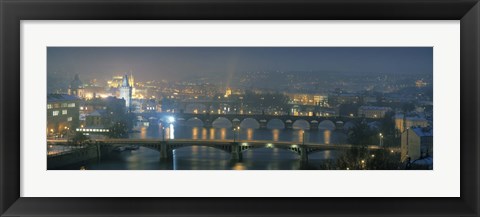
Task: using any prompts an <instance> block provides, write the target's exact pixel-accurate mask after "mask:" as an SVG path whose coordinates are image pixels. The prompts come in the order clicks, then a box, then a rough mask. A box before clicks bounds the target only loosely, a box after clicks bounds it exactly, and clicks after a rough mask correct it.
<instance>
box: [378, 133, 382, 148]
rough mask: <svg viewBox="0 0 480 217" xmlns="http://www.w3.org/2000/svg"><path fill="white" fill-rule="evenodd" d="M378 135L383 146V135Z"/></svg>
mask: <svg viewBox="0 0 480 217" xmlns="http://www.w3.org/2000/svg"><path fill="white" fill-rule="evenodd" d="M378 137H380V146H383V135H382V133H379V134H378Z"/></svg>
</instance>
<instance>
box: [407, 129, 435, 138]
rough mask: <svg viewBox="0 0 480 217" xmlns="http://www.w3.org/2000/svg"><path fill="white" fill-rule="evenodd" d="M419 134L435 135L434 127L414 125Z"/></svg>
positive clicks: (416, 132)
mask: <svg viewBox="0 0 480 217" xmlns="http://www.w3.org/2000/svg"><path fill="white" fill-rule="evenodd" d="M411 129H412V130H413V132H415V134H417V135H418V136H420V137H422V136H433V128H431V127H413V128H411Z"/></svg>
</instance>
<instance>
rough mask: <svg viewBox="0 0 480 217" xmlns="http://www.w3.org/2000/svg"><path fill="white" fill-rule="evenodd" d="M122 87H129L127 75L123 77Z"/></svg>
mask: <svg viewBox="0 0 480 217" xmlns="http://www.w3.org/2000/svg"><path fill="white" fill-rule="evenodd" d="M122 87H130V85H129V83H128V75H124V76H123V81H122Z"/></svg>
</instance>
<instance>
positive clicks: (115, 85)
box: [107, 73, 136, 98]
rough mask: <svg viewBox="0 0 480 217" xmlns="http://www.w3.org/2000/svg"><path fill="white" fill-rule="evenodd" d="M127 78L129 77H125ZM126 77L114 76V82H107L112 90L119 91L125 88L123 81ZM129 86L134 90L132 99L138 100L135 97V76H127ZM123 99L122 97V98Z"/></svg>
mask: <svg viewBox="0 0 480 217" xmlns="http://www.w3.org/2000/svg"><path fill="white" fill-rule="evenodd" d="M125 76H127V75H125ZM125 76H118V75H117V76H113V78H112V80H110V81H107V84H108V87H109V88H110V89H112V88H113V89H119V88H120V87H122V86H123V80H124V77H125ZM127 81H128V85H129V86H130V87H131V88H132V97H133V98H136V97H135V96H136V95H135V79H134V77H133V74H132V73H130V76H127ZM120 98H121V97H120Z"/></svg>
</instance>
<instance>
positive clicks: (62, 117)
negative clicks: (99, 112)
mask: <svg viewBox="0 0 480 217" xmlns="http://www.w3.org/2000/svg"><path fill="white" fill-rule="evenodd" d="M79 102H80V99H79V98H78V97H76V96H73V95H67V94H48V95H47V135H50V136H62V135H65V134H66V133H67V131H68V130H70V129H74V128H75V127H77V126H78V124H79V110H78V104H79Z"/></svg>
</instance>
